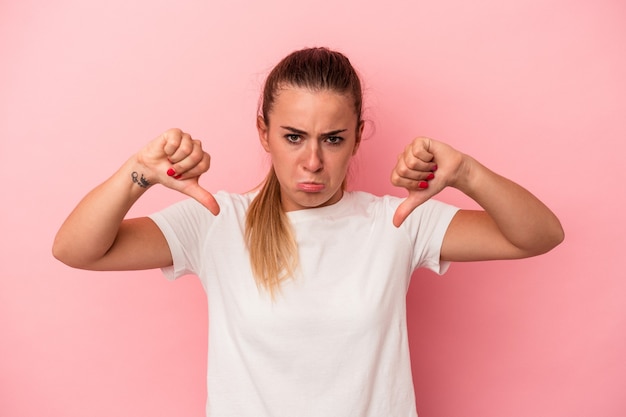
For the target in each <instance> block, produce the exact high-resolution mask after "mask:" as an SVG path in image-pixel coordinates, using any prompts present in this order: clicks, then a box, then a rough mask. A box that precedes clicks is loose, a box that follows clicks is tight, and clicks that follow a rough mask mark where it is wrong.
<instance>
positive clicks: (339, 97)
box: [270, 86, 356, 122]
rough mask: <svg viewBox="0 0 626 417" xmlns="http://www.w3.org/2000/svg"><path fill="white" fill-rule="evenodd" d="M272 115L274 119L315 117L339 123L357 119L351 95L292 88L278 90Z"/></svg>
mask: <svg viewBox="0 0 626 417" xmlns="http://www.w3.org/2000/svg"><path fill="white" fill-rule="evenodd" d="M270 114H271V115H272V118H273V119H274V118H296V119H306V118H310V117H315V118H324V119H327V120H329V121H337V122H340V121H345V120H346V119H348V120H352V119H354V118H355V117H356V112H355V109H354V101H353V100H352V97H350V95H349V94H343V93H338V92H335V91H332V90H311V89H308V88H301V87H292V86H287V87H282V88H280V89H279V90H277V92H276V95H275V98H274V104H273V106H272V109H271V110H270Z"/></svg>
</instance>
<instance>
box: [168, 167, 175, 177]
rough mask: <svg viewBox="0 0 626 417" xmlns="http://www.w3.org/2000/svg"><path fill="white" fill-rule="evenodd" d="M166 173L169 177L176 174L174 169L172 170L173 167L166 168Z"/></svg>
mask: <svg viewBox="0 0 626 417" xmlns="http://www.w3.org/2000/svg"><path fill="white" fill-rule="evenodd" d="M167 175H169V176H170V177H173V176H174V175H176V171H174V168H170V169H168V170H167Z"/></svg>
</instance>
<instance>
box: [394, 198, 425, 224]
mask: <svg viewBox="0 0 626 417" xmlns="http://www.w3.org/2000/svg"><path fill="white" fill-rule="evenodd" d="M431 196H432V193H429V192H427V190H423V191H422V190H420V191H410V192H409V196H408V197H407V198H406V199H405V200H404V201H403V202H402V203H400V205H399V206H398V208H397V209H396V212H395V213H394V214H393V225H394V226H396V227H400V225H402V223H404V221H405V220H406V218H407V217H409V214H411V213H412V212H413V210H415V209H416V208H417V207H419V206H420V205H421V204H422V203H424V202H425V201H426V200H428V199H429V198H430V197H431Z"/></svg>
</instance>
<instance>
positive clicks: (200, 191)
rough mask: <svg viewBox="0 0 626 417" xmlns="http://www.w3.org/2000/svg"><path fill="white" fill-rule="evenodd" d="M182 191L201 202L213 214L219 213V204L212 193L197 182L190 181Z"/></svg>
mask: <svg viewBox="0 0 626 417" xmlns="http://www.w3.org/2000/svg"><path fill="white" fill-rule="evenodd" d="M182 192H183V193H184V194H186V195H188V196H189V197H191V198H193V199H194V200H196V201H197V202H198V203H200V204H202V205H203V206H204V207H206V208H207V209H208V210H209V211H210V212H211V213H213V215H215V216H217V215H218V214H219V213H220V206H219V204H218V203H217V200H216V199H215V197H213V194H211V193H210V192H208V191H207V190H205V189H204V188H202V187H201V186H200V184H198V183H197V182H193V183H191V184H190V185H189V186H187V187H185V188H184V189H183V190H182Z"/></svg>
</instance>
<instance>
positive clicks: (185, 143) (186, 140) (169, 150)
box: [165, 133, 197, 164]
mask: <svg viewBox="0 0 626 417" xmlns="http://www.w3.org/2000/svg"><path fill="white" fill-rule="evenodd" d="M196 147H197V144H196V141H194V140H193V139H192V138H191V135H189V134H188V133H182V134H181V136H180V140H179V141H178V142H176V141H172V142H171V143H168V144H167V145H166V147H165V153H166V154H167V159H169V161H170V162H172V163H174V164H175V163H177V162H180V161H182V160H183V159H185V158H187V157H188V156H189V155H190V154H192V153H193V152H194V150H195V149H196Z"/></svg>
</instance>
